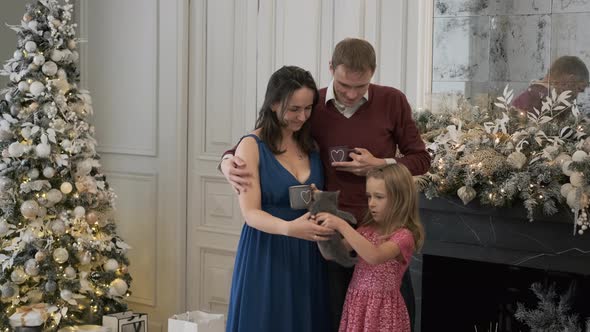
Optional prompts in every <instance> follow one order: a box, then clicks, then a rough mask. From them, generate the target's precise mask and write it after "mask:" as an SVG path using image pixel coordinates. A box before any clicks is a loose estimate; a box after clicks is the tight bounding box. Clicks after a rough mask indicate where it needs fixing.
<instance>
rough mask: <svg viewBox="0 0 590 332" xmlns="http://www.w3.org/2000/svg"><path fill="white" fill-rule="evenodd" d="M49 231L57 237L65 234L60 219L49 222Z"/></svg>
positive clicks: (64, 225) (63, 224)
mask: <svg viewBox="0 0 590 332" xmlns="http://www.w3.org/2000/svg"><path fill="white" fill-rule="evenodd" d="M51 231H52V232H53V234H55V235H58V236H59V235H64V234H65V233H66V224H65V223H64V222H63V220H61V219H55V220H54V221H52V222H51ZM54 255H55V254H54ZM66 259H67V258H66Z"/></svg>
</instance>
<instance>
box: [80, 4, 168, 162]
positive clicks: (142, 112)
mask: <svg viewBox="0 0 590 332" xmlns="http://www.w3.org/2000/svg"><path fill="white" fill-rule="evenodd" d="M86 3H87V7H88V8H87V13H89V14H87V15H85V17H84V19H85V22H84V24H85V25H86V26H87V31H88V34H87V40H88V43H87V45H85V47H86V50H85V51H86V55H85V57H86V60H87V61H86V63H87V64H91V65H88V66H86V67H84V68H83V74H84V76H85V77H89V78H90V79H89V80H87V87H88V89H89V90H90V92H91V95H92V97H93V101H94V108H95V109H96V110H98V111H97V112H96V113H95V116H94V120H93V122H94V124H95V126H96V137H97V139H98V142H99V145H98V150H99V151H101V152H110V153H123V154H137V155H146V156H155V155H156V146H157V145H156V142H157V140H158V133H157V126H156V121H157V111H158V110H157V107H158V102H157V101H158V93H157V84H158V72H157V70H158V22H159V21H158V16H157V14H158V4H159V1H158V0H126V1H119V0H101V1H87V2H86ZM138 8H140V9H141V11H140V12H139V13H138ZM130 16H133V17H132V19H130ZM112 119H117V121H112ZM131 128H133V130H132V131H133V135H129V131H130V129H131Z"/></svg>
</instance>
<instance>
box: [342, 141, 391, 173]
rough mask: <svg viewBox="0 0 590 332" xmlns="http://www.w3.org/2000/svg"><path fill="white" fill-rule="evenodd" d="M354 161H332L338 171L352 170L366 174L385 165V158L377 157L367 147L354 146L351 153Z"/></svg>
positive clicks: (351, 171) (352, 171)
mask: <svg viewBox="0 0 590 332" xmlns="http://www.w3.org/2000/svg"><path fill="white" fill-rule="evenodd" d="M350 157H351V158H352V161H335V162H333V163H332V166H333V167H336V170H338V171H344V172H350V173H352V174H354V175H358V176H365V175H367V172H368V171H370V170H371V169H373V168H375V167H377V166H382V165H385V164H386V162H385V159H380V158H376V157H375V156H373V154H371V152H369V150H367V149H363V148H354V152H351V153H350Z"/></svg>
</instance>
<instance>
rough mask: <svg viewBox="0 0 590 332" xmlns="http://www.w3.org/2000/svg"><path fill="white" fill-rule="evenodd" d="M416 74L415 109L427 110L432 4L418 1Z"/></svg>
mask: <svg viewBox="0 0 590 332" xmlns="http://www.w3.org/2000/svg"><path fill="white" fill-rule="evenodd" d="M418 1H419V2H418V13H419V14H420V15H419V16H418V41H419V42H418V68H417V70H418V72H417V75H416V78H417V82H416V85H417V87H416V88H417V90H416V107H417V108H429V107H430V105H429V99H430V95H431V94H432V38H433V27H434V18H433V16H434V3H433V1H432V0H418Z"/></svg>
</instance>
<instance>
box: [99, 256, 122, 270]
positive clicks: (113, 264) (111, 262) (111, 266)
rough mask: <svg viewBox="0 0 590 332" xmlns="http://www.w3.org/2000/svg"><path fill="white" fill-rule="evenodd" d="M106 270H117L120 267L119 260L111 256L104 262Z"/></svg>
mask: <svg viewBox="0 0 590 332" xmlns="http://www.w3.org/2000/svg"><path fill="white" fill-rule="evenodd" d="M103 267H104V270H105V271H116V270H117V269H118V268H119V262H117V260H115V259H113V258H110V259H108V260H107V261H106V263H104V265H103Z"/></svg>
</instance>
